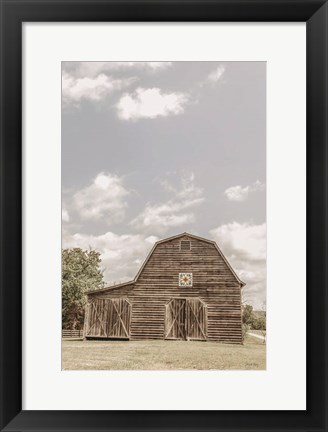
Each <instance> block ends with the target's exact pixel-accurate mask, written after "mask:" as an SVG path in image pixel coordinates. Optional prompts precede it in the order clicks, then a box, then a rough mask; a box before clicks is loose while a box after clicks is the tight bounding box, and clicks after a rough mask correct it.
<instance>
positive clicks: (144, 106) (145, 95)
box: [117, 87, 188, 120]
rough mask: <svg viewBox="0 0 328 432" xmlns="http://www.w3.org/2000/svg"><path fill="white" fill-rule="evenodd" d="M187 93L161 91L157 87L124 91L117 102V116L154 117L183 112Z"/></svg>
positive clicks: (128, 117)
mask: <svg viewBox="0 0 328 432" xmlns="http://www.w3.org/2000/svg"><path fill="white" fill-rule="evenodd" d="M187 102H188V95H187V94H185V93H163V92H162V90H161V89H159V88H149V89H144V88H141V87H139V88H137V89H136V90H135V92H134V93H131V94H129V93H125V94H124V95H123V96H122V97H121V98H120V100H119V102H118V104H117V112H118V116H119V118H120V119H122V120H138V119H141V118H149V119H154V118H156V117H166V116H168V115H178V114H182V113H183V112H184V108H185V105H186V103H187Z"/></svg>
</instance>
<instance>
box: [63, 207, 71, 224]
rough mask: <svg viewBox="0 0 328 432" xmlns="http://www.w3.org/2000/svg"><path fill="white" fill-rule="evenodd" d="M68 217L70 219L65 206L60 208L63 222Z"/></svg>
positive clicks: (67, 220) (66, 220)
mask: <svg viewBox="0 0 328 432" xmlns="http://www.w3.org/2000/svg"><path fill="white" fill-rule="evenodd" d="M69 219H70V217H69V213H68V211H67V210H66V209H65V208H63V209H62V221H63V222H69Z"/></svg>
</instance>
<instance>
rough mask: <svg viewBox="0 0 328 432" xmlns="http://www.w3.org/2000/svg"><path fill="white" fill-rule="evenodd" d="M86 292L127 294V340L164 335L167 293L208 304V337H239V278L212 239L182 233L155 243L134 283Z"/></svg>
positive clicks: (236, 339) (232, 340)
mask: <svg viewBox="0 0 328 432" xmlns="http://www.w3.org/2000/svg"><path fill="white" fill-rule="evenodd" d="M181 240H190V242H191V249H190V250H180V241H181ZM179 273H192V274H193V286H192V287H180V286H179V280H178V278H179ZM88 297H89V301H92V299H95V298H97V297H102V298H106V297H107V298H108V297H112V298H118V297H122V298H127V299H128V300H129V302H130V303H131V307H132V313H131V326H130V333H131V334H130V339H131V340H133V339H135V340H137V339H164V338H165V320H166V309H167V308H166V305H167V304H168V303H169V302H170V301H171V299H173V298H186V299H188V298H199V299H200V300H201V301H202V302H203V303H204V304H205V305H206V316H205V315H204V318H202V319H206V321H207V334H206V336H207V340H210V341H221V342H227V343H242V324H241V287H240V283H239V282H238V281H237V279H236V277H235V275H234V274H233V273H232V271H231V269H230V268H229V266H228V265H227V264H226V262H225V261H224V259H223V258H222V256H221V255H220V253H219V252H218V250H217V249H216V247H215V245H214V244H212V243H209V242H206V241H202V240H198V239H195V238H190V237H188V236H184V237H180V238H174V239H172V240H167V241H165V242H162V243H159V244H158V245H157V246H156V248H155V249H154V251H153V253H152V255H151V256H150V258H149V260H148V262H147V263H146V265H145V266H144V268H143V269H142V271H141V273H140V274H139V277H138V278H137V280H136V281H135V283H134V284H130V285H127V286H123V287H119V288H117V289H115V288H114V289H109V290H108V291H105V292H101V293H100V292H99V293H97V292H95V293H94V294H89V296H88ZM202 313H203V312H202ZM203 314H204V313H203Z"/></svg>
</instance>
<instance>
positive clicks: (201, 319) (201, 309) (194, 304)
mask: <svg viewBox="0 0 328 432" xmlns="http://www.w3.org/2000/svg"><path fill="white" fill-rule="evenodd" d="M186 336H187V339H192V340H206V339H207V310H206V306H205V304H204V303H203V302H202V301H201V300H200V299H198V298H194V299H192V298H191V299H187V300H186Z"/></svg>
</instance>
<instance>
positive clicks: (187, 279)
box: [179, 273, 192, 287]
mask: <svg viewBox="0 0 328 432" xmlns="http://www.w3.org/2000/svg"><path fill="white" fill-rule="evenodd" d="M179 286H180V287H185V286H188V287H191V286H192V273H179Z"/></svg>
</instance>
